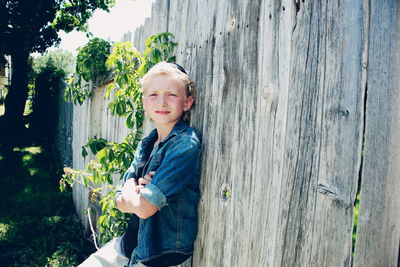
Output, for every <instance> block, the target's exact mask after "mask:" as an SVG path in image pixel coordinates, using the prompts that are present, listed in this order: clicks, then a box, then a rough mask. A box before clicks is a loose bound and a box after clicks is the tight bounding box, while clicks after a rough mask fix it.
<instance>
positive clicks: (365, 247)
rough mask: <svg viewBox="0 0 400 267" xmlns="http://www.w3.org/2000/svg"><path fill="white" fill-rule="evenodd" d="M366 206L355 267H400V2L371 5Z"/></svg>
mask: <svg viewBox="0 0 400 267" xmlns="http://www.w3.org/2000/svg"><path fill="white" fill-rule="evenodd" d="M369 10H370V22H369V28H370V31H369V48H368V73H367V82H368V84H367V87H368V89H367V101H366V125H365V145H364V162H363V167H362V180H361V200H360V203H361V208H360V215H359V221H358V231H357V243H356V250H355V261H354V263H355V264H354V266H365V267H369V266H399V242H400V198H399V188H400V167H399V166H400V165H399V162H400V156H399V152H400V143H399V140H400V107H399V103H400V69H399V67H400V52H399V51H400V50H399V49H400V36H399V32H400V16H399V14H400V2H399V1H394V0H384V1H379V3H378V2H376V1H370V7H369Z"/></svg>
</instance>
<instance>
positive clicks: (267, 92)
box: [261, 85, 274, 101]
mask: <svg viewBox="0 0 400 267" xmlns="http://www.w3.org/2000/svg"><path fill="white" fill-rule="evenodd" d="M261 96H262V98H263V99H265V100H269V101H272V98H273V96H274V89H273V87H271V86H268V85H265V86H264V87H263V89H262V92H261Z"/></svg>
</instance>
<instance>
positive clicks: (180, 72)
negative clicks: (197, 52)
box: [140, 61, 196, 122]
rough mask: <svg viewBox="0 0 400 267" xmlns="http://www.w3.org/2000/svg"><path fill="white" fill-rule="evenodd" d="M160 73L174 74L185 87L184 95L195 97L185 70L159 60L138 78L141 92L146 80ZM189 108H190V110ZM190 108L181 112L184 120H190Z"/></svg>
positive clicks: (146, 82) (193, 88) (194, 91)
mask: <svg viewBox="0 0 400 267" xmlns="http://www.w3.org/2000/svg"><path fill="white" fill-rule="evenodd" d="M160 75H171V76H174V77H175V78H176V79H177V80H178V81H180V82H181V83H182V85H183V88H184V89H185V92H186V96H187V97H189V96H191V97H193V99H195V97H196V87H195V85H194V82H193V81H192V80H190V78H189V75H188V74H187V73H186V71H185V70H184V69H183V68H182V67H181V66H180V65H178V64H175V63H169V62H166V61H161V62H159V63H157V64H155V65H154V66H153V67H151V68H150V70H149V71H148V72H147V73H146V74H145V75H144V76H143V77H142V79H141V80H140V83H141V86H142V89H143V92H144V91H145V90H146V85H147V84H148V82H149V81H150V80H151V79H153V78H154V77H156V76H160ZM194 102H195V101H193V105H192V107H191V109H192V108H193V107H194ZM191 109H190V110H191ZM190 110H188V111H186V112H183V114H182V118H183V119H184V120H185V121H186V122H189V121H190Z"/></svg>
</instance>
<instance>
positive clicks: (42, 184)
mask: <svg viewBox="0 0 400 267" xmlns="http://www.w3.org/2000/svg"><path fill="white" fill-rule="evenodd" d="M51 155H52V153H49V152H48V151H46V150H44V149H42V148H40V147H30V148H16V149H14V153H12V154H11V155H0V171H1V176H0V179H1V187H0V188H1V189H0V190H1V191H0V193H1V201H0V263H1V266H15V267H17V266H18V267H21V266H41V267H43V266H49V267H50V266H51V267H56V266H65V267H68V266H77V265H78V263H80V262H81V261H82V260H83V259H84V258H85V257H87V256H88V255H89V254H90V253H91V252H93V245H92V244H91V243H90V242H89V241H88V239H87V238H86V237H85V235H84V231H83V228H82V226H81V224H80V222H79V220H78V218H77V216H76V215H75V208H74V206H73V202H72V199H71V193H70V192H69V193H60V191H59V189H58V181H59V178H60V175H61V174H60V170H61V168H60V166H59V165H57V164H56V161H55V160H54V158H53V157H52V156H51Z"/></svg>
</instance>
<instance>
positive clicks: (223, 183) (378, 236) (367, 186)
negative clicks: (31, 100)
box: [74, 0, 400, 267]
mask: <svg viewBox="0 0 400 267" xmlns="http://www.w3.org/2000/svg"><path fill="white" fill-rule="evenodd" d="M399 5H400V4H399V2H398V1H396V0H383V1H382V2H381V1H379V3H378V1H364V0H356V1H345V0H337V1H301V0H300V1H292V0H256V1H254V0H253V1H251V0H229V1H228V0H226V1H211V0H204V1H195V0H193V1H185V0H163V1H161V0H158V1H156V2H155V3H154V4H153V10H152V15H151V18H148V19H146V21H145V23H144V25H142V26H140V27H139V28H138V29H136V31H135V33H134V34H127V35H126V36H125V38H126V39H129V38H133V41H134V44H135V46H136V47H137V48H139V49H140V50H144V42H145V40H146V39H147V38H148V37H149V36H151V35H152V34H155V33H158V32H163V31H169V32H171V33H173V34H174V35H175V36H176V41H177V42H178V44H179V45H178V47H177V53H176V54H177V62H178V63H179V64H181V65H183V66H184V67H185V69H186V70H187V71H188V73H189V75H190V76H191V77H192V79H193V80H194V81H195V82H196V84H197V87H198V94H197V98H196V106H195V109H194V111H193V114H192V125H193V126H194V127H195V128H197V129H198V130H199V131H200V132H201V133H202V137H203V157H202V158H203V159H202V180H201V190H202V197H201V200H200V206H199V215H200V226H199V233H198V238H197V241H196V244H195V253H194V256H193V259H192V266H196V267H197V266H199V267H209V266H210V267H213V266H218V267H220V266H351V265H354V266H396V264H398V253H399V240H400V225H399V224H400V209H399V207H400V195H399V194H398V192H397V190H398V188H399V186H400V179H399V176H400V168H399V166H400V165H399V164H398V160H399V151H400V145H399V142H398V141H397V140H399V138H400V122H399V121H400V109H399V107H398V106H397V105H398V103H399V101H400V99H399V98H400V96H399V94H400V93H399V85H400V84H399V83H400V82H399V77H400V75H399V63H400V62H399V61H400V58H399V43H400V42H399V37H398V34H399V33H398V32H399V27H400V22H399V17H400V8H399ZM366 88H368V90H366ZM98 97H99V103H100V102H101V101H104V100H101V99H100V98H101V94H99V95H98ZM365 99H366V101H365ZM96 101H97V100H96V99H94V100H92V102H91V103H89V104H87V106H82V107H80V110H78V113H77V114H80V115H79V116H78V115H77V116H78V117H80V118H79V119H78V118H76V122H74V127H76V129H75V128H74V132H75V131H76V132H82V133H80V135H79V136H78V137H77V140H75V141H74V142H75V143H74V148H76V147H78V148H80V146H81V145H82V144H84V142H86V140H87V137H89V136H92V135H93V134H94V133H100V134H104V136H109V137H116V138H118V136H119V135H118V134H119V133H121V134H122V133H124V132H123V130H121V129H120V128H118V127H122V126H118V125H120V124H119V122H116V121H113V119H112V118H109V119H107V120H104V118H102V116H107V115H106V114H104V113H102V111H99V110H98V108H96V107H98V106H101V105H99V104H96V103H97V102H96ZM103 105H104V104H103ZM91 112H97V113H98V115H96V116H95V117H92V116H93V115H90V113H91ZM74 116H75V115H74ZM97 116H100V117H97ZM365 120H366V121H365ZM113 123H115V124H113ZM75 125H77V126H75ZM110 127H114V128H117V129H118V131H117V132H118V133H117V132H113V130H111V129H109V128H110ZM150 127H151V126H150V125H149V124H148V123H146V126H145V132H147V131H148V130H149V128H150ZM364 132H365V143H364V159H363V162H362V146H363V135H364ZM100 134H99V136H102V135H100ZM102 137H103V136H102ZM74 153H80V151H78V152H74ZM74 155H76V154H74ZM74 157H76V159H77V160H75V161H74V164H76V166H80V164H82V163H83V161H82V160H81V159H79V157H78V156H77V155H76V156H74ZM361 163H363V164H361ZM74 166H75V165H74ZM361 168H362V169H361ZM360 175H361V208H360V218H359V222H358V225H359V227H358V232H357V245H356V252H355V256H354V259H352V239H351V238H352V230H353V215H354V201H355V198H356V193H357V187H358V181H359V178H360ZM80 201H82V202H84V201H86V200H85V199H83V200H80ZM186 266H187V264H186Z"/></svg>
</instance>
